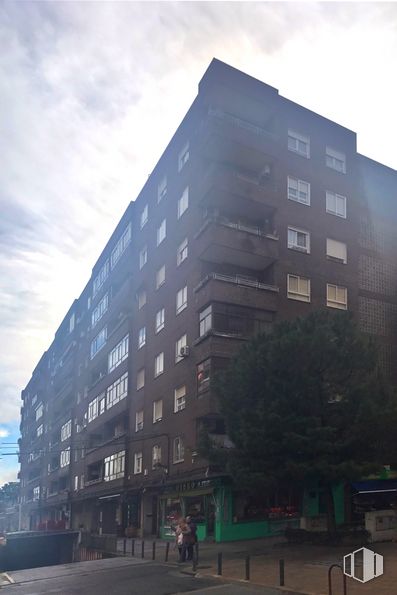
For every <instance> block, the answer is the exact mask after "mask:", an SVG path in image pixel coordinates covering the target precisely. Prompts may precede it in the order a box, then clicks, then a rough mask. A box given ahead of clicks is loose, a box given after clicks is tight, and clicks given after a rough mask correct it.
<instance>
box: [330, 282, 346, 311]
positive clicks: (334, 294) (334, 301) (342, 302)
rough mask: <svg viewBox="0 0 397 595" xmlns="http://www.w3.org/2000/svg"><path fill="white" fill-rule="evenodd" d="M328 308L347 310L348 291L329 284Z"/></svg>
mask: <svg viewBox="0 0 397 595" xmlns="http://www.w3.org/2000/svg"><path fill="white" fill-rule="evenodd" d="M327 306H329V307H330V308H337V309H338V310H347V289H346V287H341V286H340V285H331V284H330V283H327Z"/></svg>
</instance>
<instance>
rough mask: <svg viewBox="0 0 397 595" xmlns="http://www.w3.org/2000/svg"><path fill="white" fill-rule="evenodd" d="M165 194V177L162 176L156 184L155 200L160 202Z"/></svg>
mask: <svg viewBox="0 0 397 595" xmlns="http://www.w3.org/2000/svg"><path fill="white" fill-rule="evenodd" d="M166 194H167V178H166V177H164V178H163V179H162V180H161V182H160V184H159V185H158V186H157V202H160V201H161V200H162V199H163V198H164V197H165V195H166Z"/></svg>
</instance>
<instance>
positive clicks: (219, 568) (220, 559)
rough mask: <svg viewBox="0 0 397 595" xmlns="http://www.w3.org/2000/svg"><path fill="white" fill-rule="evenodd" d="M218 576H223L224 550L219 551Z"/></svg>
mask: <svg viewBox="0 0 397 595" xmlns="http://www.w3.org/2000/svg"><path fill="white" fill-rule="evenodd" d="M217 575H218V576H222V552H219V553H218V572H217Z"/></svg>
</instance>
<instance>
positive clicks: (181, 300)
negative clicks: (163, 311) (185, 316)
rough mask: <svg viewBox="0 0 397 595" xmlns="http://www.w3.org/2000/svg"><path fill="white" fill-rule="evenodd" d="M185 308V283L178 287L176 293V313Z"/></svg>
mask: <svg viewBox="0 0 397 595" xmlns="http://www.w3.org/2000/svg"><path fill="white" fill-rule="evenodd" d="M186 308H187V285H185V287H182V289H179V291H178V292H177V294H176V314H180V313H181V312H183V310H185V309H186Z"/></svg>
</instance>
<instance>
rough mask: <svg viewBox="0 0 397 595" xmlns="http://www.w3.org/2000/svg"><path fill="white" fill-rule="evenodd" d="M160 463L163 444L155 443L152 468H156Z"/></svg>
mask: <svg viewBox="0 0 397 595" xmlns="http://www.w3.org/2000/svg"><path fill="white" fill-rule="evenodd" d="M158 465H161V446H160V444H155V445H154V446H152V469H156V467H157V466H158Z"/></svg>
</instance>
